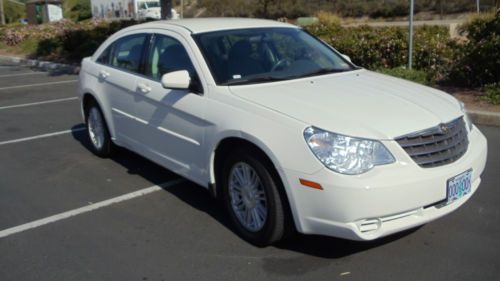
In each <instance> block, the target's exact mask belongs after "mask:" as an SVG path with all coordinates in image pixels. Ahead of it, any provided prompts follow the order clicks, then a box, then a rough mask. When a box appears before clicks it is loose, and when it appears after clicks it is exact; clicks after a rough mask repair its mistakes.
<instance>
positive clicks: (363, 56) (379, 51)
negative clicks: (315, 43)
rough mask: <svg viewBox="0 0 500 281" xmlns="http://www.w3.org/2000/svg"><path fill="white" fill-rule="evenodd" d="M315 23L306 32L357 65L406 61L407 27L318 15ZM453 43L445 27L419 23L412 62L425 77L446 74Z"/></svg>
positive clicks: (386, 65)
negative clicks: (348, 22)
mask: <svg viewBox="0 0 500 281" xmlns="http://www.w3.org/2000/svg"><path fill="white" fill-rule="evenodd" d="M319 19H320V22H319V24H316V25H312V26H308V27H307V29H308V31H309V32H311V33H313V34H314V35H316V36H318V37H320V38H322V39H323V40H325V41H326V42H327V43H328V44H330V45H332V46H333V47H335V48H336V49H337V50H339V51H340V52H342V53H344V54H346V55H348V56H350V57H351V59H352V60H353V62H354V63H355V64H357V65H360V66H363V67H366V68H368V69H380V68H395V67H399V66H401V65H406V63H407V61H408V30H407V29H406V28H401V27H371V26H358V27H343V26H341V25H340V23H335V21H332V22H328V21H327V20H322V18H321V17H320V18H319ZM455 45H456V44H455V43H454V41H453V40H452V39H451V38H450V36H449V32H448V29H447V28H446V27H440V26H422V27H417V28H416V29H415V36H414V52H413V62H414V68H415V69H417V70H425V71H426V73H427V76H428V78H427V79H428V80H431V81H435V80H440V79H442V78H443V77H445V76H446V74H447V73H448V71H449V68H450V65H451V64H452V61H453V58H454V57H455V50H456V46H455Z"/></svg>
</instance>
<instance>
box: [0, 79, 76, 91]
mask: <svg viewBox="0 0 500 281" xmlns="http://www.w3.org/2000/svg"><path fill="white" fill-rule="evenodd" d="M74 82H78V80H65V81H56V82H46V83H36V84H29V85H19V86H9V87H2V88H0V91H2V90H11V89H19V88H28V87H36V86H47V85H57V84H68V83H74Z"/></svg>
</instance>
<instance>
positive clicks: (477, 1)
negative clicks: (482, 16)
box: [476, 0, 479, 14]
mask: <svg viewBox="0 0 500 281" xmlns="http://www.w3.org/2000/svg"><path fill="white" fill-rule="evenodd" d="M476 9H477V13H478V14H479V0H476Z"/></svg>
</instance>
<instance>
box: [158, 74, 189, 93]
mask: <svg viewBox="0 0 500 281" xmlns="http://www.w3.org/2000/svg"><path fill="white" fill-rule="evenodd" d="M161 85H162V86H163V88H166V89H177V90H187V89H189V86H190V85H191V77H190V76H189V72H188V71H187V70H179V71H174V72H169V73H165V74H164V75H163V76H162V77H161Z"/></svg>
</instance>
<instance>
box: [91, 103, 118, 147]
mask: <svg viewBox="0 0 500 281" xmlns="http://www.w3.org/2000/svg"><path fill="white" fill-rule="evenodd" d="M93 108H95V109H97V112H98V113H99V115H100V118H101V121H102V123H103V130H104V142H103V144H102V147H101V148H97V147H96V146H95V145H94V143H93V142H92V139H91V138H90V133H89V118H90V111H91V110H92V109H93ZM85 117H86V118H85V127H86V129H87V134H88V135H89V136H88V137H89V141H90V146H91V148H92V152H94V154H96V155H97V156H99V157H108V156H109V155H110V154H111V145H112V143H111V136H110V134H109V130H108V125H107V123H106V119H105V118H104V114H103V113H102V110H101V108H100V107H99V105H98V104H97V103H96V102H91V104H90V105H89V106H88V108H87V112H86V114H85Z"/></svg>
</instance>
